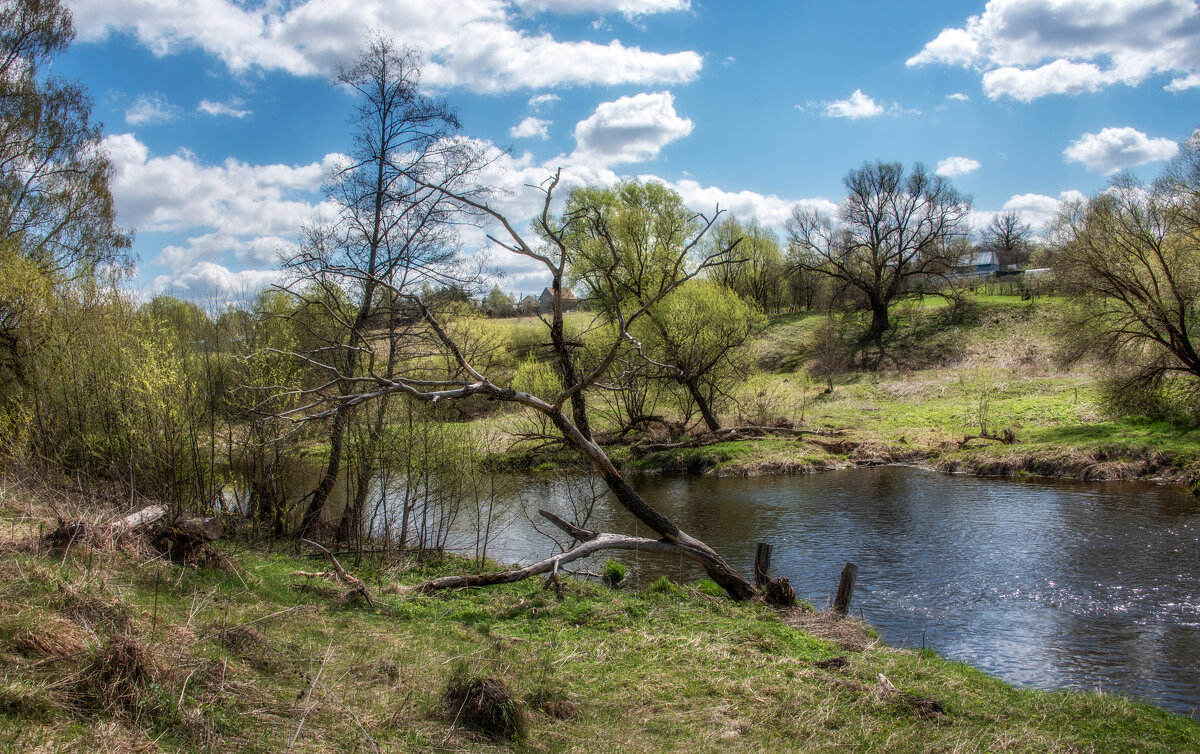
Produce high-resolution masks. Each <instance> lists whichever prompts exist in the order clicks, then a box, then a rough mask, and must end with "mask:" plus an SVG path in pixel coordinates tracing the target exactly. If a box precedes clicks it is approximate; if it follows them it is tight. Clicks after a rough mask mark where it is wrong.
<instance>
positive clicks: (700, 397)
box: [683, 380, 721, 432]
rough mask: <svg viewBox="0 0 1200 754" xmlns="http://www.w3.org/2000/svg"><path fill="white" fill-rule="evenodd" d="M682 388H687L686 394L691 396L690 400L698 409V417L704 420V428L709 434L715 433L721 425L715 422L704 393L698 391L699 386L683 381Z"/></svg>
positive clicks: (715, 419)
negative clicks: (705, 427)
mask: <svg viewBox="0 0 1200 754" xmlns="http://www.w3.org/2000/svg"><path fill="white" fill-rule="evenodd" d="M683 385H684V387H686V388H687V391H688V394H689V395H691V396H692V400H694V401H695V402H696V407H697V408H699V409H700V416H701V417H703V419H704V424H705V426H707V427H708V431H709V432H716V431H717V430H719V429H720V428H721V423H720V422H718V421H717V415H716V414H714V413H713V410H712V407H711V406H709V405H708V400H707V399H706V398H705V397H704V393H702V392H701V391H700V386H699V385H698V384H696V381H695V380H684V381H683Z"/></svg>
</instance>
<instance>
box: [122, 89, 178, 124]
mask: <svg viewBox="0 0 1200 754" xmlns="http://www.w3.org/2000/svg"><path fill="white" fill-rule="evenodd" d="M178 116H179V108H178V107H176V106H174V105H172V104H171V103H170V102H168V101H167V98H166V96H164V95H162V94H159V93H158V92H155V93H154V94H143V95H142V96H140V97H138V98H137V99H136V100H134V101H133V105H131V106H130V108H129V109H128V110H126V111H125V122H126V123H128V124H129V125H131V126H152V125H156V124H159V123H170V122H171V121H173V120H175V118H177V117H178Z"/></svg>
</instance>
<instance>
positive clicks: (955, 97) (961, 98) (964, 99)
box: [946, 92, 971, 102]
mask: <svg viewBox="0 0 1200 754" xmlns="http://www.w3.org/2000/svg"><path fill="white" fill-rule="evenodd" d="M946 99H951V100H954V101H955V102H968V101H969V100H970V99H971V98H970V97H968V96H967V95H965V94H963V93H962V92H955V93H954V94H947V95H946Z"/></svg>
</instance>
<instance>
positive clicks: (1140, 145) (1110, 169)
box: [1063, 126, 1179, 175]
mask: <svg viewBox="0 0 1200 754" xmlns="http://www.w3.org/2000/svg"><path fill="white" fill-rule="evenodd" d="M1177 151H1179V145H1178V144H1176V143H1175V142H1174V141H1171V140H1170V139H1151V138H1149V137H1148V136H1146V134H1144V133H1142V132H1141V131H1138V130H1137V129H1134V128H1129V127H1128V126H1126V127H1125V128H1106V129H1104V130H1102V131H1101V132H1100V133H1098V134H1091V133H1085V134H1084V135H1083V136H1080V137H1079V138H1078V139H1077V140H1075V141H1073V142H1071V144H1070V146H1068V147H1067V148H1066V149H1064V150H1063V159H1064V160H1065V161H1066V162H1080V163H1083V166H1084V167H1086V168H1087V169H1088V170H1091V171H1094V172H1097V173H1104V174H1106V175H1107V174H1110V173H1115V172H1117V171H1118V170H1121V169H1123V168H1131V167H1134V166H1136V165H1145V164H1146V163H1147V162H1154V161H1156V160H1168V159H1170V158H1172V157H1174V156H1175V153H1176V152H1177Z"/></svg>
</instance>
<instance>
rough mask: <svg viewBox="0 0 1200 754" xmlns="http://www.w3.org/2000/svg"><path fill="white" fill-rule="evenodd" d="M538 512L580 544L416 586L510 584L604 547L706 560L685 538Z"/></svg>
mask: <svg viewBox="0 0 1200 754" xmlns="http://www.w3.org/2000/svg"><path fill="white" fill-rule="evenodd" d="M538 513H539V514H540V515H541V516H542V517H543V518H545V519H546V520H548V521H549V522H550V523H552V524H554V525H555V526H557V527H558V528H560V529H562V530H563V531H565V532H566V533H567V534H570V535H571V536H572V537H574V538H575V541H577V542H579V543H580V544H579V545H578V546H576V547H573V548H572V549H570V550H567V551H566V552H561V553H559V554H557V555H554V556H553V557H549V558H546V559H545V560H541V561H538V562H537V563H531V564H530V565H527V566H525V567H524V568H513V569H510V570H507V571H497V572H495V573H477V574H466V575H462V576H443V577H441V578H437V579H432V580H430V581H426V582H425V583H423V584H418V585H416V586H415V587H414V590H415V591H416V592H418V593H421V594H429V593H431V592H436V591H439V590H441V589H462V588H464V587H473V586H494V585H496V584H511V583H512V582H514V581H521V580H522V579H527V578H529V577H531V576H538V575H541V574H543V573H554V574H557V572H558V570H559V568H560V567H561V566H563V565H565V564H567V563H570V562H572V561H575V560H579V559H580V558H586V557H587V556H589V555H591V554H593V553H596V552H599V551H601V550H639V551H642V552H658V553H663V554H664V555H682V556H684V557H687V558H691V559H692V560H697V561H699V562H701V563H704V562H705V557H704V553H702V552H694V551H693V550H692V549H691V548H690V547H689V545H688V543H685V542H670V541H667V540H664V539H647V538H645V537H628V536H625V535H623V534H607V533H603V532H598V531H592V530H591V529H581V528H580V527H578V526H575V525H574V524H572V523H569V522H567V521H564V520H563V519H561V518H559V517H558V516H556V515H554V514H553V513H550V512H548V511H538Z"/></svg>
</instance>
